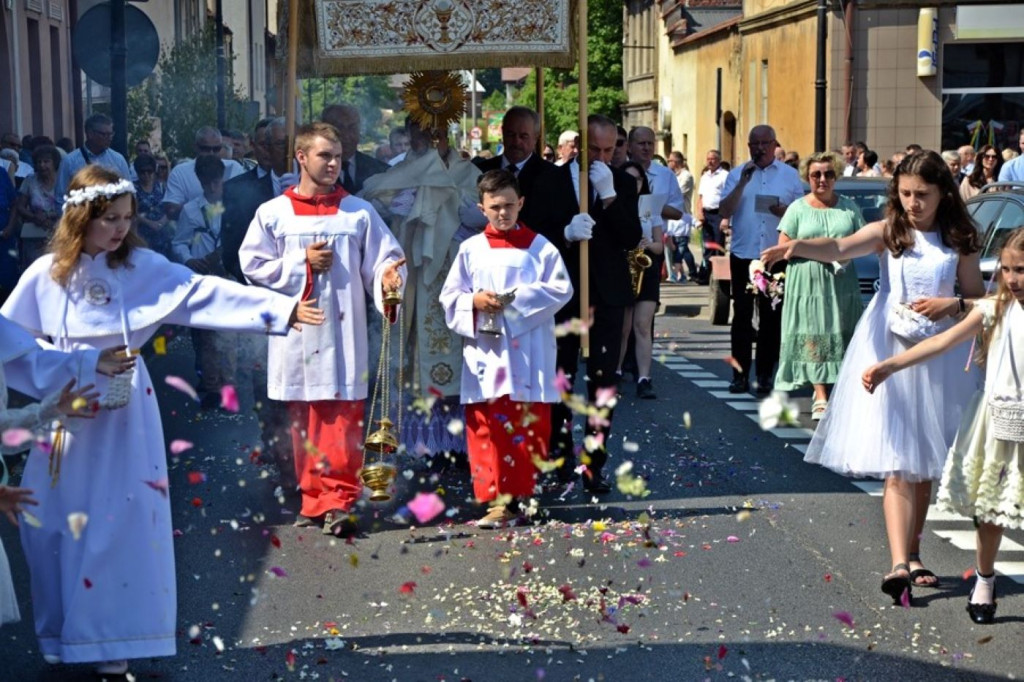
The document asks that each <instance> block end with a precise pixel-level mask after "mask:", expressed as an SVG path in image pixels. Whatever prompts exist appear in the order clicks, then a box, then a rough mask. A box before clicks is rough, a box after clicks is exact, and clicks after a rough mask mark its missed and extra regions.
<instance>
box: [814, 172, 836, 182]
mask: <svg viewBox="0 0 1024 682" xmlns="http://www.w3.org/2000/svg"><path fill="white" fill-rule="evenodd" d="M809 175H810V177H811V179H812V180H820V179H821V178H823V177H824V178H825V179H826V180H835V179H836V172H835V171H832V170H827V171H813V172H812V173H810V174H809Z"/></svg>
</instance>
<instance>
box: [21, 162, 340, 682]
mask: <svg viewBox="0 0 1024 682" xmlns="http://www.w3.org/2000/svg"><path fill="white" fill-rule="evenodd" d="M135 210H136V205H135V196H134V185H133V184H132V183H131V182H128V181H126V180H122V179H121V178H120V177H119V176H118V175H116V174H115V173H113V172H111V171H109V170H107V169H105V168H102V167H100V166H97V165H90V166H86V167H85V168H83V169H82V170H80V171H79V172H78V173H76V174H75V176H74V178H72V181H71V184H70V185H69V192H68V196H67V197H66V199H65V202H64V215H63V217H62V218H61V221H60V223H59V224H58V226H57V229H56V232H55V233H54V236H53V239H52V241H51V243H50V253H49V254H47V255H45V256H43V257H41V258H39V259H38V260H36V261H35V262H34V263H33V264H32V265H31V266H30V267H29V268H28V269H27V270H26V271H25V274H24V275H23V276H22V278H21V280H20V281H19V282H18V285H17V287H16V288H15V290H14V291H13V292H12V294H11V296H10V298H9V299H8V300H7V302H6V303H5V304H4V306H3V309H2V312H3V314H4V315H5V316H6V317H8V318H9V319H10V320H12V321H14V322H16V323H18V324H19V325H21V326H22V327H23V328H25V329H26V330H28V331H29V332H31V333H32V334H34V335H36V336H40V337H48V338H49V339H50V340H51V341H52V342H53V343H54V344H55V345H56V346H57V347H58V348H61V349H88V348H105V347H108V346H112V345H115V344H120V343H125V344H126V345H127V346H128V348H139V347H140V346H141V345H142V344H144V343H145V342H146V341H148V340H149V339H150V338H151V337H152V336H153V335H154V334H155V333H156V331H157V330H158V329H159V327H160V326H161V325H163V324H181V325H186V326H194V327H202V328H205V329H222V330H231V331H250V332H266V333H272V334H286V333H288V328H289V326H292V325H294V326H296V328H298V325H297V324H296V323H297V322H302V323H308V324H320V323H321V322H322V320H323V316H322V313H321V311H319V310H317V309H316V308H314V307H312V306H313V305H314V303H313V302H312V301H307V302H303V303H297V302H296V299H294V298H289V297H286V296H283V295H281V294H277V293H274V292H272V291H269V290H267V289H262V288H258V287H246V286H242V285H240V284H238V283H235V282H230V281H228V280H224V279H220V278H217V277H202V276H198V275H196V274H195V273H193V272H192V271H190V270H189V269H188V268H185V267H184V266H181V265H177V264H174V263H171V262H169V261H168V260H167V259H166V258H164V257H163V256H161V255H159V254H157V253H155V252H153V251H150V250H149V249H146V248H143V247H142V240H141V239H140V238H139V237H138V236H137V235H136V234H135V232H134V231H133V229H132V220H133V218H134V217H135ZM293 333H296V332H293ZM96 389H97V391H99V392H100V394H101V396H102V397H101V398H100V405H101V408H100V409H99V411H98V412H97V414H96V418H95V419H92V420H90V421H88V422H87V423H85V424H83V425H82V426H81V427H80V428H75V429H73V430H72V431H71V432H63V433H61V434H60V436H59V437H58V443H57V444H55V445H54V446H53V447H52V448H50V449H49V452H46V451H44V449H43V448H40V447H38V446H37V447H34V448H33V449H32V452H31V453H30V455H29V458H28V462H27V464H26V466H25V474H24V477H23V485H24V486H25V487H28V488H32V489H34V490H35V491H36V495H37V496H38V500H39V507H38V514H37V516H38V518H39V521H40V524H39V525H38V526H36V525H34V524H33V525H30V524H22V525H21V540H22V545H23V547H24V550H25V557H26V560H27V562H28V566H29V573H30V576H31V584H32V606H33V611H34V614H35V625H36V633H37V635H38V637H39V646H40V649H41V651H42V654H43V656H44V658H45V659H46V660H47V661H48V662H50V663H60V662H67V663H82V662H95V663H98V664H99V665H98V667H97V671H98V672H100V673H101V674H123V673H124V672H125V671H126V670H127V668H128V659H132V658H149V657H154V656H170V655H173V654H174V653H175V626H176V589H175V575H174V549H173V545H172V528H171V507H170V502H169V500H168V494H167V465H166V455H165V453H164V438H163V428H162V426H161V423H160V408H159V405H158V404H157V401H156V394H155V392H154V390H153V381H152V379H151V378H150V376H149V373H148V372H147V370H146V365H145V362H143V360H142V359H141V358H139V359H138V362H137V364H136V368H135V371H134V372H133V373H132V377H131V383H130V386H127V387H126V386H123V385H119V383H118V382H117V381H116V380H113V381H112V380H108V379H107V378H106V377H103V376H99V377H97V378H96ZM103 406H105V407H103ZM72 514H73V515H76V516H75V518H78V519H81V518H86V519H88V522H87V523H86V524H85V525H84V527H79V528H77V529H70V528H69V515H72ZM79 514H81V515H84V516H78V515H79Z"/></svg>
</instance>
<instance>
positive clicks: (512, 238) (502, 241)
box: [484, 223, 537, 249]
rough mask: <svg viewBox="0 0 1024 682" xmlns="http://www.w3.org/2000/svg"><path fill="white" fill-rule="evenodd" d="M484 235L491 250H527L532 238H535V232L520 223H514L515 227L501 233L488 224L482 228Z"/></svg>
mask: <svg viewBox="0 0 1024 682" xmlns="http://www.w3.org/2000/svg"><path fill="white" fill-rule="evenodd" d="M484 234H485V235H486V236H487V243H488V244H490V245H491V248H492V249H528V248H530V244H532V243H533V238H534V237H536V236H537V233H536V232H534V231H533V230H531V229H530V228H528V227H527V226H526V225H523V224H522V223H516V226H515V227H513V228H512V229H511V230H508V231H507V232H502V231H501V230H499V229H497V228H495V227H492V226H491V225H490V223H488V225H487V227H485V228H484Z"/></svg>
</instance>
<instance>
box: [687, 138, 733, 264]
mask: <svg viewBox="0 0 1024 682" xmlns="http://www.w3.org/2000/svg"><path fill="white" fill-rule="evenodd" d="M704 164H705V166H704V172H703V173H701V174H700V184H699V185H698V187H697V206H696V209H695V210H694V212H693V216H694V218H696V219H697V222H699V223H700V224H701V235H702V236H703V238H704V255H703V259H704V260H703V262H702V263H701V266H700V274H699V275H698V277H697V281H698V282H699V283H701V284H707V283H708V278H709V277H710V273H711V261H710V260H709V258H710V257H711V256H712V255H715V254H718V253H721V252H720V251H718V250H716V249H713V248H708V246H707V245H708V243H714V244H718V245H719V246H721V247H723V248H724V247H725V235H723V234H722V216H721V215H720V214H719V213H718V206H719V204H720V203H721V201H722V188H723V187H725V180H726V178H728V177H729V172H728V171H727V170H725V169H724V168H722V153H721V152H719V151H718V150H717V149H711V150H709V151H708V153H707V155H706V156H705V157H704Z"/></svg>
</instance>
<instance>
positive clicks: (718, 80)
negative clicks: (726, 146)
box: [715, 68, 724, 158]
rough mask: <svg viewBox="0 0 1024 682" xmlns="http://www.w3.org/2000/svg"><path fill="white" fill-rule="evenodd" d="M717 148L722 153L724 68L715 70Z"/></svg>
mask: <svg viewBox="0 0 1024 682" xmlns="http://www.w3.org/2000/svg"><path fill="white" fill-rule="evenodd" d="M715 149H717V150H718V153H719V154H721V153H722V69H721V68H719V69H717V70H716V72H715ZM723 158H724V157H723Z"/></svg>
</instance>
